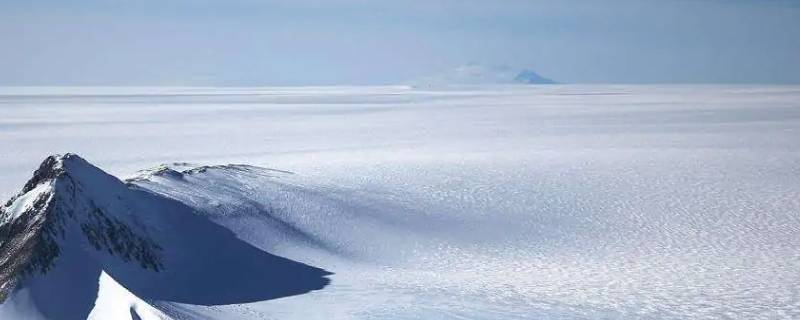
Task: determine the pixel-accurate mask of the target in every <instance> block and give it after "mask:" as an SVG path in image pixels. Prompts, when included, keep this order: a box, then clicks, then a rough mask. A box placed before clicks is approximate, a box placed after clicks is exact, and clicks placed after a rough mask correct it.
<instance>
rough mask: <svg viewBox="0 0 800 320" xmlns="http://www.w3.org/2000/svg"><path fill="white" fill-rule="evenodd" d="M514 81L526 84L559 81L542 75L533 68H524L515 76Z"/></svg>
mask: <svg viewBox="0 0 800 320" xmlns="http://www.w3.org/2000/svg"><path fill="white" fill-rule="evenodd" d="M514 81H516V82H518V83H525V84H556V83H557V82H555V81H553V80H551V79H548V78H545V77H542V76H540V75H539V74H537V73H536V72H533V70H522V71H520V73H518V74H517V76H516V77H514Z"/></svg>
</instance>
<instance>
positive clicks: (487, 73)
mask: <svg viewBox="0 0 800 320" xmlns="http://www.w3.org/2000/svg"><path fill="white" fill-rule="evenodd" d="M557 83H558V82H556V81H554V80H552V79H549V78H545V77H543V76H541V75H539V74H538V73H536V72H535V71H533V70H532V69H528V68H525V69H514V68H512V67H509V66H489V65H482V64H478V63H474V62H470V63H467V64H463V65H460V66H457V67H454V68H451V69H449V70H445V71H444V72H441V73H438V74H435V75H432V76H427V77H423V78H419V79H416V80H412V81H411V84H412V85H415V86H437V85H445V86H446V85H478V84H557Z"/></svg>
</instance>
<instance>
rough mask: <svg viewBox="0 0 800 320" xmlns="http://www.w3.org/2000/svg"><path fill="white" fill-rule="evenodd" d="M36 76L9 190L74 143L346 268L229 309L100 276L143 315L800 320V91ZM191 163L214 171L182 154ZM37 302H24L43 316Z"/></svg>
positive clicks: (6, 127)
mask: <svg viewBox="0 0 800 320" xmlns="http://www.w3.org/2000/svg"><path fill="white" fill-rule="evenodd" d="M14 90H17V91H15V92H12V91H11V89H7V91H6V92H3V93H0V102H2V104H0V108H2V109H3V113H4V115H5V117H3V118H0V147H2V149H3V150H14V151H15V152H14V154H13V155H11V154H7V153H6V154H2V155H0V192H2V193H4V194H5V195H7V197H10V196H11V195H12V194H13V192H15V191H16V190H17V189H18V188H19V186H20V185H24V182H25V181H26V180H25V179H27V178H29V176H30V173H29V172H31V171H32V170H33V169H35V163H38V162H39V161H41V159H42V158H43V157H45V156H46V155H47V154H49V153H52V152H65V151H75V152H79V153H80V154H82V155H84V156H86V158H87V159H91V160H92V162H93V163H95V164H97V165H99V166H100V167H102V168H103V169H108V170H109V172H111V173H114V174H115V175H117V176H120V177H122V176H125V177H129V178H130V180H128V187H129V188H131V189H132V190H138V191H136V192H139V191H141V192H146V193H147V194H149V195H150V196H152V197H154V198H155V199H162V200H163V201H167V200H164V199H168V200H169V203H173V204H174V203H176V202H177V203H179V204H181V205H182V206H185V207H188V209H187V210H188V211H190V212H193V214H194V216H200V217H204V219H206V220H203V221H206V222H209V223H211V225H213V226H217V227H219V228H221V230H227V231H228V232H230V233H231V235H233V236H235V239H238V240H240V241H242V242H244V243H246V244H247V245H249V246H251V248H254V249H257V251H258V252H268V253H270V254H273V255H276V256H280V257H285V258H287V259H291V260H293V261H298V262H301V263H303V264H306V265H309V266H314V267H318V268H321V269H324V270H327V271H329V272H332V273H333V274H332V275H329V276H327V277H328V278H329V279H330V283H329V284H328V285H327V286H325V287H324V288H322V289H321V290H316V291H311V292H308V293H304V294H298V295H291V296H285V297H282V298H280V299H272V298H269V297H263V299H261V298H262V297H256V298H257V299H241V301H236V299H230V300H228V301H211V302H212V303H198V301H192V300H187V299H173V298H174V297H175V296H178V295H177V294H173V295H172V297H158V296H153V295H145V294H139V293H138V292H142V290H143V289H142V288H135V287H134V286H133V285H132V284H131V283H133V284H135V283H137V282H138V281H130V280H131V278H128V279H123V277H120V276H117V274H121V273H119V272H117V274H115V273H114V272H113V271H109V272H107V275H109V276H110V279H111V280H113V281H106V280H108V279H107V278H102V277H101V275H102V273H97V274H95V275H92V277H93V280H94V281H95V282H97V281H98V280H100V279H101V278H102V279H106V280H102V281H100V282H101V283H108V284H114V283H117V284H119V285H120V286H121V287H120V286H115V285H110V287H109V289H107V290H100V291H107V292H112V293H113V294H109V295H105V294H101V297H112V296H115V295H116V296H120V297H121V298H118V299H104V300H110V301H111V302H108V304H107V305H108V306H116V305H123V306H124V305H127V304H128V303H129V302H126V301H140V300H141V301H144V302H143V304H141V303H140V304H138V305H141V306H142V309H141V310H142V311H141V313H140V315H144V314H145V313H147V311H146V310H151V311H152V312H159V313H160V314H163V315H166V316H169V317H173V318H178V319H189V318H212V319H287V318H288V319H291V318H294V319H353V318H357V319H387V318H390V319H410V318H414V319H419V318H426V319H430V318H435V319H459V318H473V319H498V318H502V319H530V318H539V319H598V318H607V319H794V318H798V317H800V298H798V297H799V296H798V292H800V279H799V278H798V277H799V276H798V274H797V272H796V270H798V267H800V254H798V252H800V251H798V248H800V237H798V234H800V233H799V232H800V201H798V199H800V183H798V181H800V179H798V178H800V171H798V169H797V168H798V166H797V164H798V163H800V139H798V132H800V103H798V101H800V88H798V87H793V86H574V85H555V86H547V87H495V86H483V87H476V86H473V87H469V88H466V87H465V88H450V89H448V90H421V89H413V88H407V87H361V88H359V87H353V88H259V89H247V88H226V89H213V88H200V89H192V88H178V89H159V90H160V91H157V92H156V91H151V90H149V89H142V88H132V89H124V90H123V91H122V92H121V91H120V89H91V88H89V89H86V88H84V89H81V90H83V91H82V92H81V95H71V94H70V91H69V90H67V89H58V90H57V91H55V89H49V90H51V91H47V90H44V91H42V89H25V90H28V91H30V92H20V91H19V90H20V89H14ZM37 90H38V91H37ZM93 90H94V91H93ZM99 133H102V134H99ZM178 161H190V162H193V163H199V164H187V163H178V164H174V165H173V164H167V165H164V166H159V164H161V163H173V162H178ZM225 163H246V164H249V165H253V166H247V165H224V166H218V165H217V164H225ZM209 165H210V166H209ZM254 166H255V167H254ZM148 167H149V168H154V169H150V170H146V171H144V172H137V170H140V169H142V168H148ZM265 167H269V168H275V169H279V170H271V169H264V168H265ZM126 190H127V189H126ZM131 192H133V191H131ZM137 194H138V193H137ZM32 195H34V194H32ZM26 199H28V200H25V199H22V198H20V200H19V201H32V200H31V199H33V198H32V197H31V198H26ZM24 203H29V202H24ZM24 203H23V202H19V203H18V205H19V206H23V205H24ZM23 207H24V206H23ZM178 224H179V223H178ZM209 228H210V226H209ZM151 236H152V235H151ZM172 241H177V240H172ZM172 241H169V242H170V243H171V242H172ZM161 242H164V241H159V243H161ZM165 250H166V249H165ZM90 252H91V251H90ZM114 259H115V258H109V260H110V261H112V262H113V261H115V260H114ZM231 259H233V258H231ZM112 265H115V264H112ZM122 274H125V273H122ZM134 280H135V279H134ZM123 289H124V290H123ZM96 292H97V291H95V294H96ZM126 292H130V293H131V295H133V296H130V295H128V294H126ZM20 297H21V298H20V299H19V300H16V301H19V302H18V303H16V304H14V305H13V306H11V307H9V306H8V304H7V303H5V304H4V305H3V307H2V309H3V310H11V309H14V310H20V309H22V310H30V308H28V309H25V308H27V307H25V306H29V305H30V304H31V303H30V301H31V299H27V300H26V299H25V298H24V296H22V295H21V296H20ZM98 301H99V298H98ZM120 301H122V302H120ZM217 302H220V303H217ZM229 302H230V303H229ZM137 303H138V302H137ZM144 304H146V305H144ZM103 305H106V303H105V302H104V303H103ZM149 308H152V309H149ZM110 309H113V310H116V311H113V312H121V311H119V310H121V309H119V308H116V307H111V308H110ZM137 310H139V309H137ZM153 310H154V311H153ZM128 311H129V310H128ZM4 312H5V311H4ZM109 312H111V311H109ZM137 312H138V311H137ZM123 313H124V312H123ZM118 314H119V313H118ZM0 316H2V314H0ZM3 318H4V319H5V317H3Z"/></svg>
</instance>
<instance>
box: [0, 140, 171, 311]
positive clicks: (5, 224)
mask: <svg viewBox="0 0 800 320" xmlns="http://www.w3.org/2000/svg"><path fill="white" fill-rule="evenodd" d="M84 179H88V180H94V179H100V180H105V181H106V182H107V183H112V184H113V182H114V180H116V178H113V177H111V176H109V175H107V174H106V173H104V172H102V171H101V170H100V169H98V168H96V167H94V166H92V165H91V164H89V163H88V162H86V161H85V160H83V159H82V158H80V157H78V156H77V155H73V154H66V155H63V156H50V157H48V158H47V159H45V160H44V162H42V164H41V166H40V167H39V168H38V169H37V170H36V171H35V172H34V174H33V177H32V178H31V179H30V180H29V181H28V182H27V183H26V184H25V186H24V187H23V189H22V191H21V192H20V193H19V194H18V195H16V196H14V197H13V198H12V199H11V200H9V201H8V203H6V205H5V206H3V207H2V208H0V302H2V301H4V300H5V298H6V297H7V295H8V294H9V293H10V292H11V291H12V290H13V288H14V286H15V284H16V283H17V282H18V281H20V280H22V279H24V278H25V277H27V276H30V275H33V274H37V273H39V274H46V273H47V272H48V271H49V270H50V269H51V268H52V267H53V265H54V263H55V261H56V260H57V259H58V257H59V255H60V254H61V252H62V244H63V243H66V242H73V243H84V242H85V243H88V244H89V245H90V247H92V248H94V249H96V250H98V251H105V252H107V253H108V254H110V255H113V256H116V257H118V258H120V259H122V260H123V261H126V262H128V261H136V262H137V263H138V264H139V265H140V266H141V267H142V268H146V269H151V270H156V271H158V270H160V269H161V268H162V264H161V262H160V259H159V251H160V250H161V247H160V246H159V245H158V244H156V243H155V242H153V241H151V240H150V239H148V237H147V236H146V235H145V232H144V230H143V229H142V227H141V226H132V225H131V224H130V223H129V222H127V221H125V218H124V217H121V216H117V215H116V214H115V212H108V209H105V208H102V207H101V206H99V205H97V204H96V203H95V201H94V199H93V196H92V195H91V194H89V193H87V192H85V191H86V186H85V185H84V184H86V183H85V182H84V181H83V180H84ZM116 182H117V183H119V185H120V186H124V185H123V184H122V183H121V182H119V181H118V180H116Z"/></svg>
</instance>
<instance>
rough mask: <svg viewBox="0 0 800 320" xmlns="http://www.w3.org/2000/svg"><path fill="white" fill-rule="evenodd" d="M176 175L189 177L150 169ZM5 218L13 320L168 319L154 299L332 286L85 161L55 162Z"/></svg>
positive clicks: (235, 297) (1, 258)
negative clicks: (156, 305)
mask: <svg viewBox="0 0 800 320" xmlns="http://www.w3.org/2000/svg"><path fill="white" fill-rule="evenodd" d="M196 170H205V169H204V168H196ZM226 170H235V171H237V172H238V171H241V170H245V171H246V170H247V169H242V168H235V167H231V168H227V169H226ZM165 174H174V175H175V177H177V178H180V176H181V175H182V174H181V173H179V172H177V171H173V170H172V169H169V170H166V169H165V170H155V171H151V172H150V173H149V175H151V176H156V175H165ZM140 179H142V177H140ZM264 214H268V212H266V213H264ZM0 219H2V220H0V221H1V222H2V225H0V266H2V268H0V299H1V300H0V302H2V304H0V318H2V319H87V318H89V319H130V318H133V319H166V318H169V315H167V314H165V313H163V312H162V311H160V310H159V309H158V308H156V307H154V306H153V305H152V303H160V304H162V305H164V304H169V303H184V304H193V305H221V304H232V303H245V302H253V301H262V300H268V299H274V298H278V297H284V296H290V295H295V294H300V293H305V292H308V291H311V290H316V289H320V288H322V287H324V286H325V285H327V284H328V282H329V280H328V279H327V278H325V276H327V275H329V274H330V273H329V272H327V271H324V270H322V269H319V268H315V267H311V266H308V265H305V264H302V263H299V262H295V261H292V260H288V259H285V258H281V257H278V256H275V255H272V254H270V253H267V252H265V251H263V250H261V249H258V248H256V247H254V246H252V245H250V244H248V243H246V242H244V241H242V240H240V239H239V238H237V237H236V235H235V234H234V233H232V232H231V231H230V230H228V229H226V228H224V227H222V226H220V225H218V224H215V223H213V222H212V221H211V220H210V218H209V217H208V216H207V215H206V213H204V212H200V211H198V210H197V209H196V208H194V207H192V206H190V205H189V204H186V203H183V202H181V201H179V200H176V199H173V198H170V197H168V196H166V195H164V194H157V193H154V192H151V191H148V190H146V189H144V188H141V187H138V186H137V185H135V184H133V183H124V182H122V181H120V180H119V179H117V178H115V177H113V176H111V175H108V174H106V173H105V172H103V171H102V170H100V169H99V168H97V167H95V166H93V165H91V164H90V163H88V162H86V161H85V160H84V159H82V158H80V157H79V156H77V155H74V154H66V155H63V156H51V157H48V158H47V159H46V160H45V161H44V162H43V163H42V164H41V166H40V167H39V169H38V170H36V172H35V173H34V175H33V178H31V179H30V180H29V181H28V182H27V183H26V184H25V186H24V187H23V189H22V191H21V192H20V193H19V194H18V195H16V196H14V197H13V198H12V199H11V200H9V201H8V203H7V204H6V205H5V206H3V207H2V208H1V209H0Z"/></svg>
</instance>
